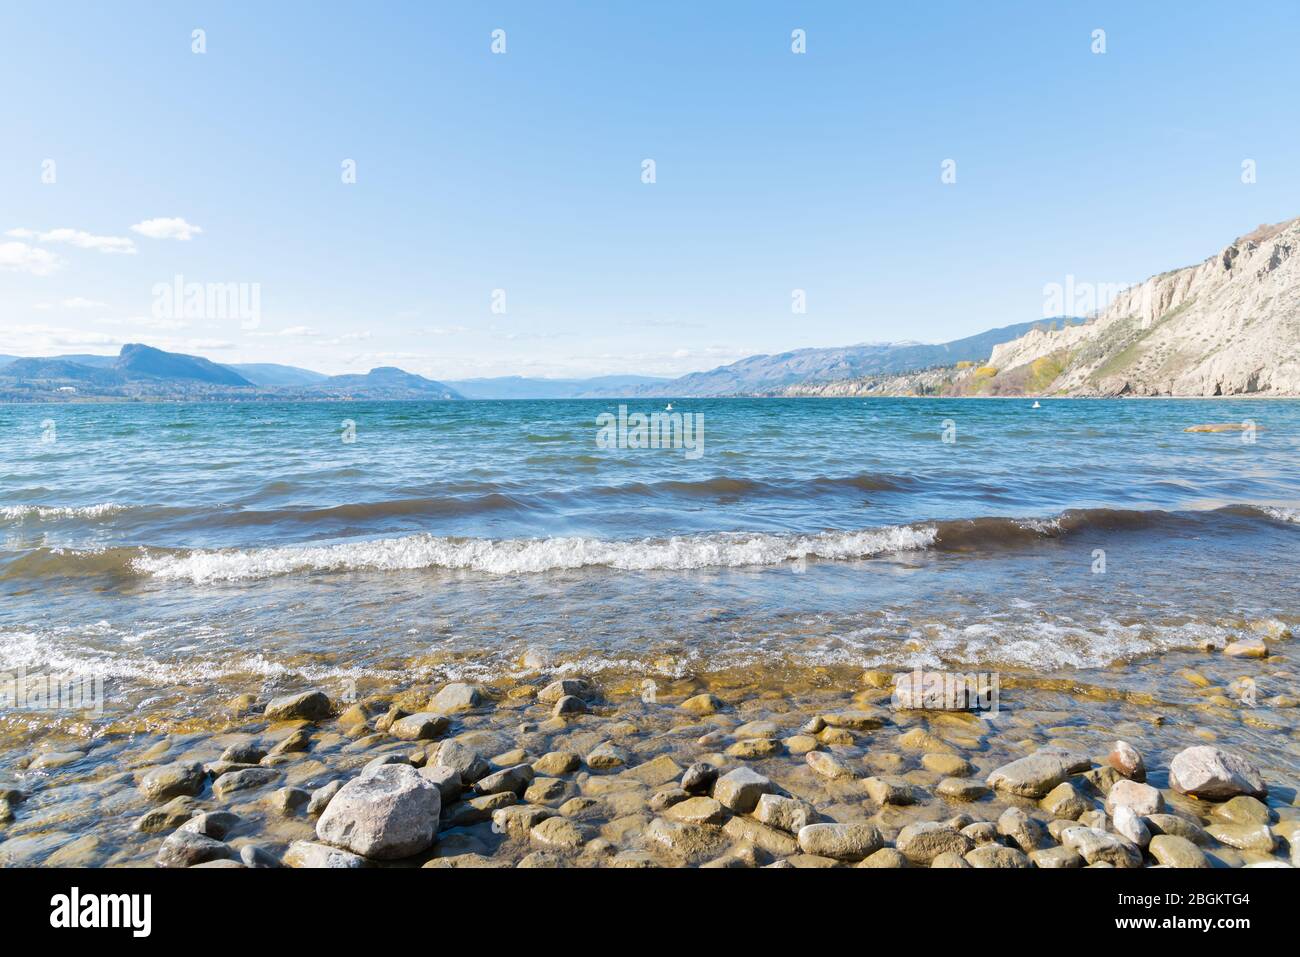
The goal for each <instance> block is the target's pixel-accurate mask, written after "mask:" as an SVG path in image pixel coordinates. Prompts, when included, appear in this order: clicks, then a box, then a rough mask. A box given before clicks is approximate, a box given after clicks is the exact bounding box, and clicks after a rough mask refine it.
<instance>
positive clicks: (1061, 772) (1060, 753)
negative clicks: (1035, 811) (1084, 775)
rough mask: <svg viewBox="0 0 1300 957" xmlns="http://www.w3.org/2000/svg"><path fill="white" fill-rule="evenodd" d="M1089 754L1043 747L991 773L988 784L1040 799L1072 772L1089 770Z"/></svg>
mask: <svg viewBox="0 0 1300 957" xmlns="http://www.w3.org/2000/svg"><path fill="white" fill-rule="evenodd" d="M1091 763H1092V762H1091V761H1089V760H1088V758H1087V757H1085V756H1082V755H1078V754H1074V753H1073V752H1069V751H1066V750H1064V749H1061V748H1042V749H1040V750H1039V751H1036V752H1034V753H1033V754H1031V755H1029V756H1028V757H1025V758H1020V759H1019V760H1017V761H1012V762H1011V763H1010V764H1004V765H1003V766H1002V767H1000V768H998V769H997V770H996V771H994V772H993V773H992V774H990V775H989V776H988V780H987V782H986V783H987V784H988V785H989V786H990V787H992V788H995V789H997V790H999V791H1005V792H1007V793H1009V794H1018V795H1020V796H1022V797H1032V798H1041V797H1043V796H1044V795H1046V794H1047V792H1049V791H1050V790H1052V788H1054V787H1056V786H1057V785H1058V784H1060V783H1061V782H1063V781H1064V780H1065V779H1066V778H1068V777H1069V776H1070V775H1071V774H1073V773H1075V772H1077V771H1083V770H1086V769H1087V768H1088V767H1089V766H1090V765H1091Z"/></svg>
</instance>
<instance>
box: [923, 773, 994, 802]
mask: <svg viewBox="0 0 1300 957" xmlns="http://www.w3.org/2000/svg"><path fill="white" fill-rule="evenodd" d="M934 791H935V793H936V794H938V795H940V796H941V797H945V798H948V799H949V800H950V801H978V800H979V799H980V798H984V797H988V796H989V794H991V793H992V791H991V790H990V789H989V787H988V785H986V784H980V783H979V782H978V781H971V780H970V779H968V778H944V779H943V780H942V781H940V782H939V784H938V786H937V787H936V788H935V789H934Z"/></svg>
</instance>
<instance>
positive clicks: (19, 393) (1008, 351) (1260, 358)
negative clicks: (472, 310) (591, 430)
mask: <svg viewBox="0 0 1300 957" xmlns="http://www.w3.org/2000/svg"><path fill="white" fill-rule="evenodd" d="M1297 250H1300V219H1297V220H1291V221H1289V222H1285V223H1279V224H1277V225H1275V226H1261V227H1259V228H1258V229H1256V230H1254V231H1253V232H1251V233H1248V234H1247V235H1245V236H1242V237H1239V238H1238V239H1236V240H1234V241H1233V242H1232V243H1230V244H1229V245H1228V246H1227V247H1225V248H1224V249H1222V250H1221V251H1220V252H1218V253H1216V254H1215V255H1213V256H1211V257H1209V258H1208V259H1206V260H1205V261H1203V262H1201V263H1198V264H1196V265H1194V266H1188V267H1186V268H1183V269H1175V270H1171V271H1170V272H1166V273H1161V274H1160V275H1158V276H1153V277H1152V278H1150V279H1148V280H1147V281H1146V282H1145V283H1140V284H1138V285H1135V286H1132V287H1130V288H1128V289H1126V290H1124V291H1122V292H1121V293H1120V294H1119V295H1118V296H1117V297H1116V298H1115V300H1114V301H1113V302H1111V303H1110V304H1109V305H1108V306H1107V307H1106V308H1105V309H1103V310H1101V311H1100V312H1099V313H1097V314H1095V315H1093V316H1090V317H1088V318H1087V319H1079V318H1069V317H1060V318H1057V319H1048V320H1042V321H1037V322H1022V323H1018V324H1016V325H1010V326H1002V327H1000V328H997V329H990V330H988V331H987V332H982V333H980V334H979V335H974V336H968V337H966V338H964V339H957V340H954V341H953V342H945V343H939V344H937V345H927V344H923V343H917V342H895V343H869V344H864V345H857V346H846V347H843V348H834V349H798V350H795V351H793V352H783V353H781V354H779V355H761V356H750V357H749V358H746V359H741V360H740V361H739V362H733V363H731V364H730V365H725V366H720V367H719V368H716V369H711V370H709V371H707V372H694V373H691V374H690V375H685V376H682V377H680V378H677V379H661V378H655V377H653V376H638V375H614V376H600V377H597V378H591V379H535V378H534V379H530V378H523V377H520V376H506V377H501V378H492V379H464V380H460V381H456V382H450V383H442V382H436V381H434V380H433V379H426V378H425V377H424V376H420V375H415V374H414V373H410V372H404V371H403V370H401V369H396V368H393V367H383V368H377V369H371V370H370V371H369V372H368V373H365V374H364V375H357V374H351V375H335V376H329V375H324V374H322V373H319V372H313V371H311V370H309V369H300V368H297V367H294V366H286V365H276V364H272V363H247V364H231V365H221V364H219V363H216V362H212V361H210V360H208V359H204V358H202V357H200V356H190V355H183V354H181V353H176V352H164V351H162V350H161V349H154V348H152V347H150V346H145V345H140V344H136V343H132V344H128V345H125V346H123V347H122V351H121V353H120V354H119V355H116V356H95V355H82V354H75V355H64V356H54V357H52V358H22V357H19V356H0V401H9V402H22V401H35V402H40V401H51V400H82V399H101V400H104V399H171V400H186V399H212V400H221V401H240V400H268V399H287V400H346V399H374V400H396V399H419V400H430V399H440V400H441V399H446V400H456V399H573V398H607V399H610V398H638V397H650V396H656V397H683V398H685V397H709V396H734V395H746V396H764V395H784V396H854V395H949V396H966V395H1062V396H1073V395H1077V396H1105V395H1193V396H1214V395H1245V394H1271V395H1300V256H1297V255H1295V252H1296V251H1297Z"/></svg>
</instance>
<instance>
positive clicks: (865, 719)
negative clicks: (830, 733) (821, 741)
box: [821, 711, 885, 731]
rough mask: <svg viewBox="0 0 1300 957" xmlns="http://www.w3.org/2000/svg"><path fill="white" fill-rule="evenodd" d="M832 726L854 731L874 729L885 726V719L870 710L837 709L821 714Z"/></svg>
mask: <svg viewBox="0 0 1300 957" xmlns="http://www.w3.org/2000/svg"><path fill="white" fill-rule="evenodd" d="M821 719H822V721H823V722H824V723H825V724H826V725H827V726H828V727H832V728H850V729H852V730H854V731H874V730H876V729H877V728H883V727H884V726H885V719H884V718H883V717H881V716H880V715H879V714H874V713H872V712H869V711H836V712H832V713H831V714H824V715H822V716H821Z"/></svg>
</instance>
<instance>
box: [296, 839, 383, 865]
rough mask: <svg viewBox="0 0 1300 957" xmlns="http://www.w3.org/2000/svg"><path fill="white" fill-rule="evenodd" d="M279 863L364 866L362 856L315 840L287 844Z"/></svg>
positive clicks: (364, 862)
mask: <svg viewBox="0 0 1300 957" xmlns="http://www.w3.org/2000/svg"><path fill="white" fill-rule="evenodd" d="M281 863H282V864H284V866H285V867H339V868H357V867H365V866H366V861H365V859H364V858H362V857H360V856H358V855H356V854H353V853H351V852H350V851H345V850H341V849H340V848H337V847H330V846H329V845H328V844H317V843H316V842H315V841H294V842H293V843H292V844H290V845H289V849H288V850H287V851H285V853H284V858H283V860H282V861H281Z"/></svg>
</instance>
